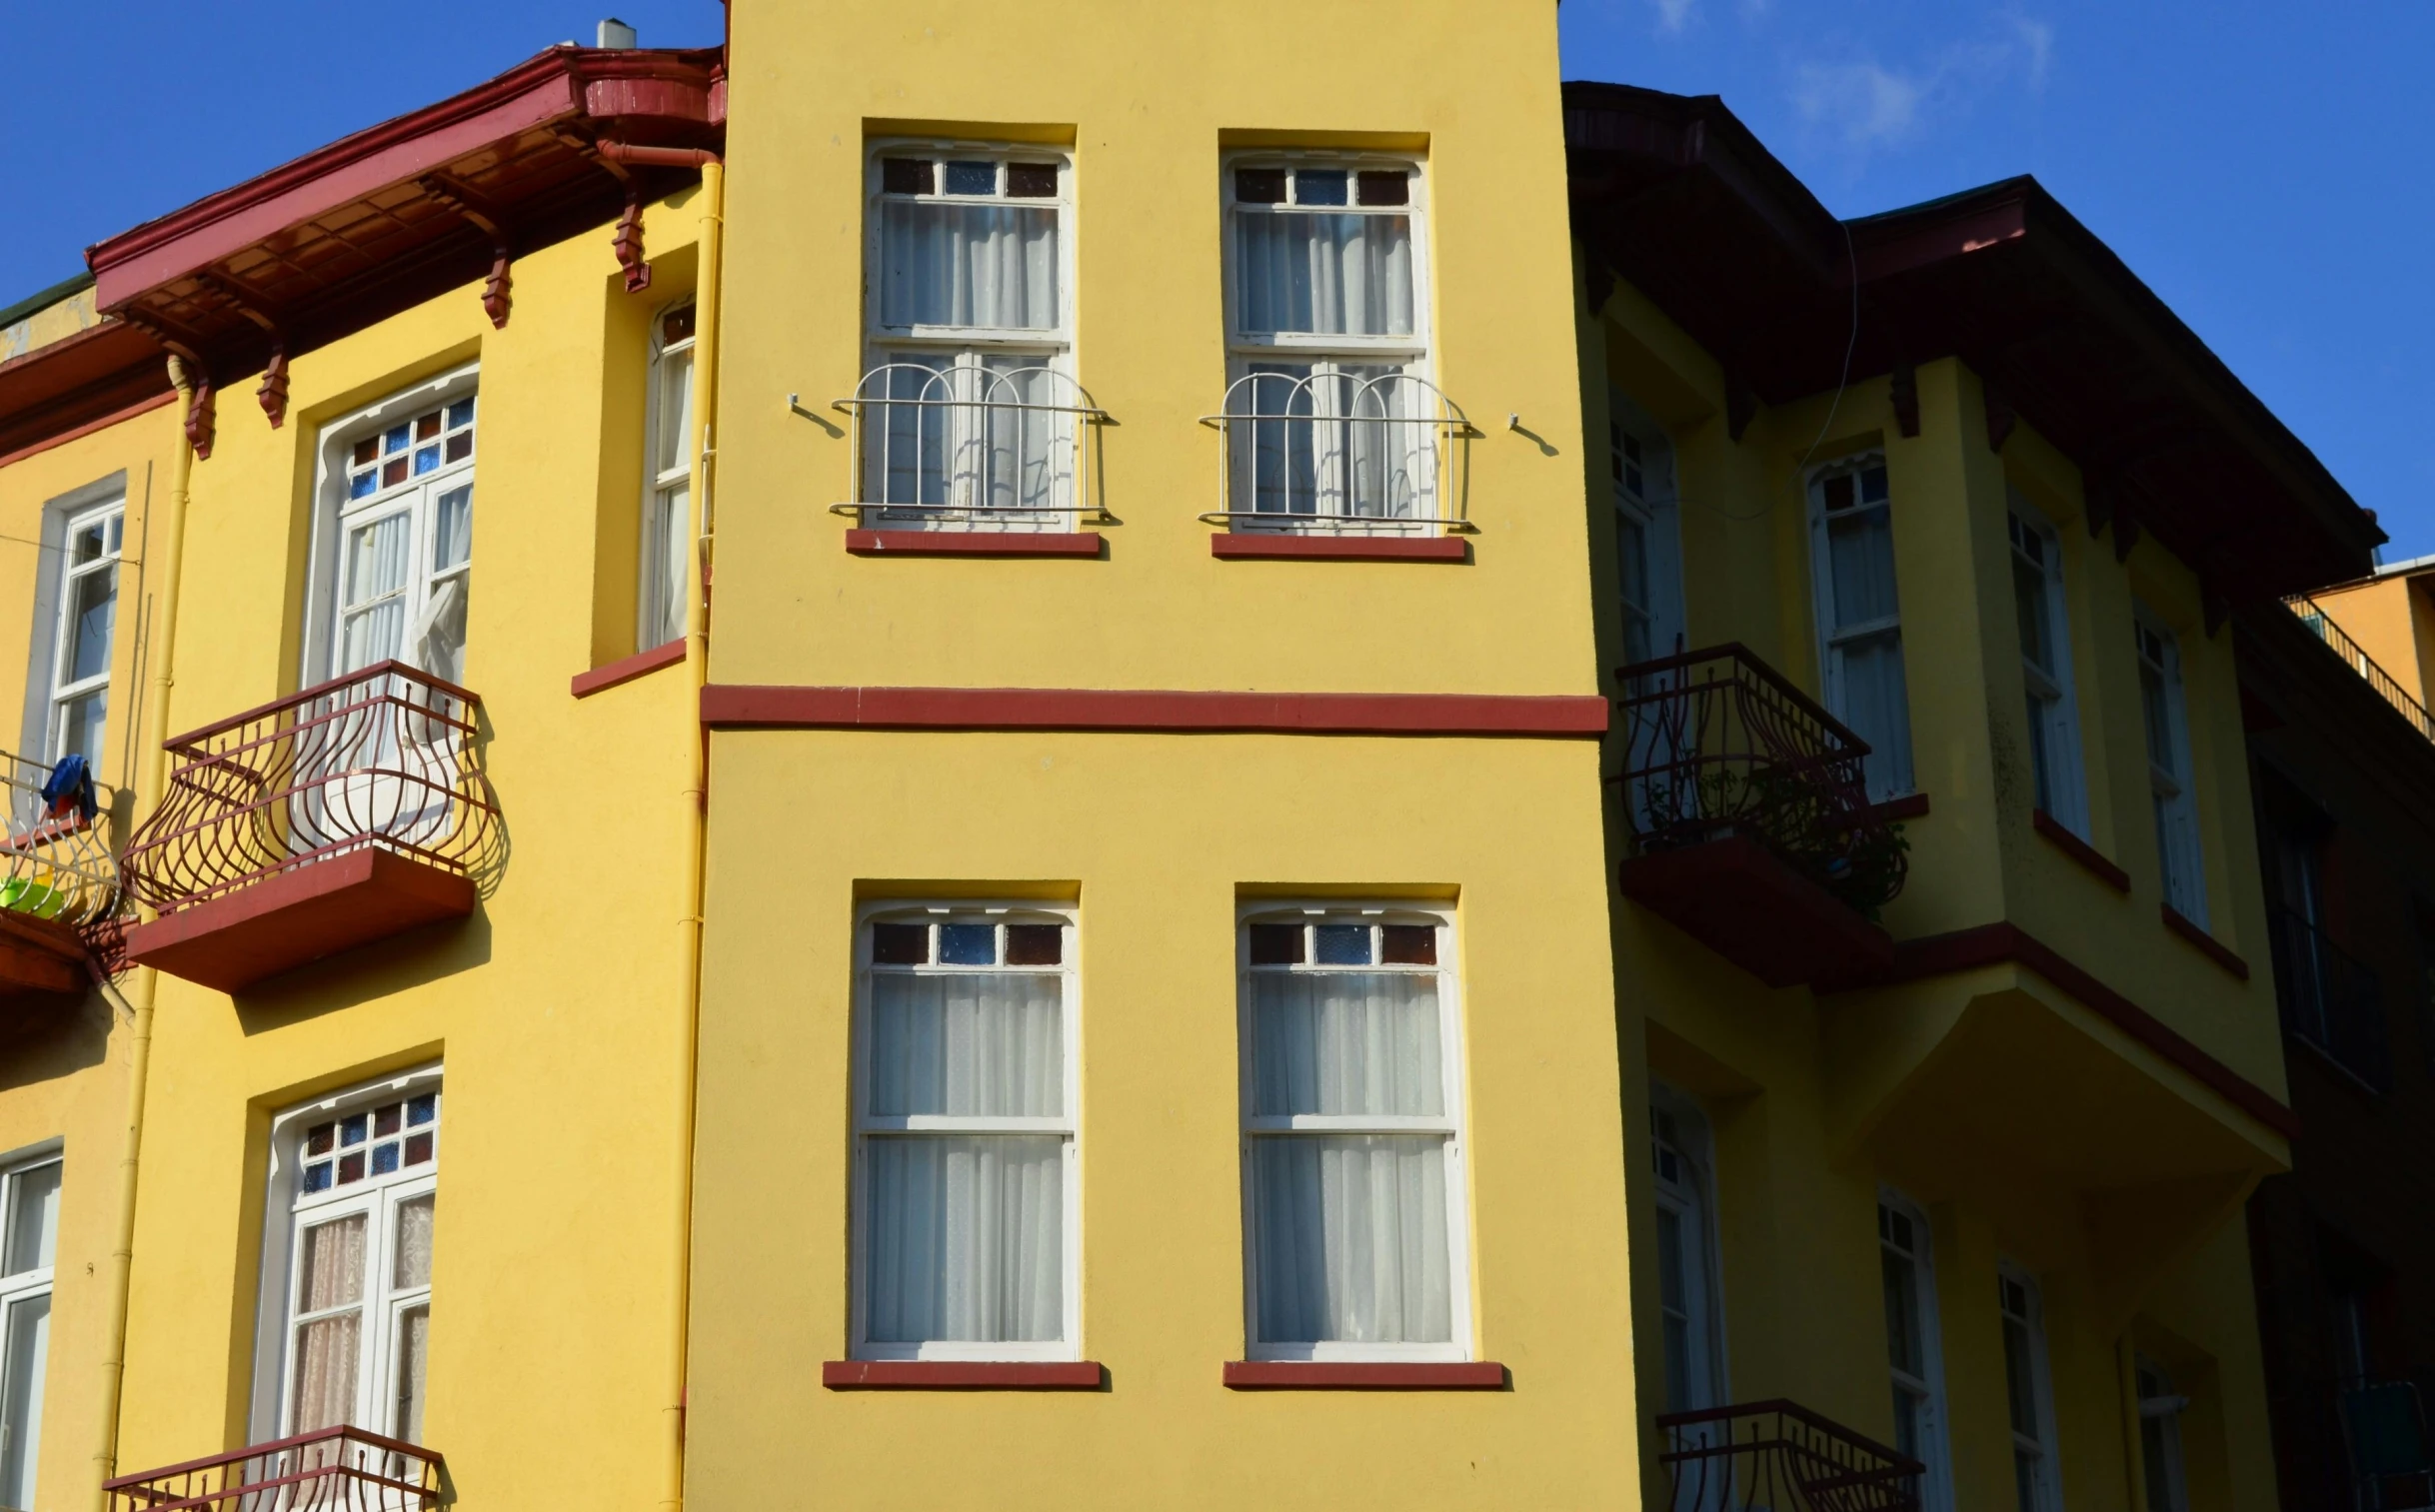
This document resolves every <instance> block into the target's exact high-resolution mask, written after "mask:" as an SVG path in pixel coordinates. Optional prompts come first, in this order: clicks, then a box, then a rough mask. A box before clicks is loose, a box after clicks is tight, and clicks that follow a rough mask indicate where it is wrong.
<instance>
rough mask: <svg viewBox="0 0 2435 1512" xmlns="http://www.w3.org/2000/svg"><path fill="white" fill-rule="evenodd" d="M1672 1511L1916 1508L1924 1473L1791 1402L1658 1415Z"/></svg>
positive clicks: (1884, 1511) (1886, 1511)
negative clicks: (1670, 1488) (1662, 1436)
mask: <svg viewBox="0 0 2435 1512" xmlns="http://www.w3.org/2000/svg"><path fill="white" fill-rule="evenodd" d="M1657 1430H1658V1432H1660V1433H1662V1434H1663V1435H1664V1436H1665V1448H1664V1449H1663V1450H1662V1451H1661V1452H1660V1453H1659V1456H1658V1459H1659V1462H1660V1463H1661V1464H1663V1465H1664V1466H1665V1469H1666V1474H1667V1476H1668V1478H1669V1479H1670V1480H1671V1481H1672V1483H1673V1500H1672V1502H1671V1503H1670V1504H1669V1505H1670V1507H1671V1508H1672V1512H1759V1509H1762V1508H1764V1509H1768V1512H1918V1508H1919V1481H1920V1478H1921V1477H1922V1476H1924V1475H1925V1474H1926V1473H1927V1467H1926V1466H1925V1465H1923V1464H1921V1463H1920V1462H1919V1461H1917V1460H1915V1459H1912V1458H1910V1457H1909V1456H1908V1455H1905V1454H1902V1453H1900V1452H1899V1451H1897V1450H1894V1449H1891V1448H1888V1447H1887V1446H1885V1445H1884V1444H1880V1443H1878V1442H1877V1441H1876V1440H1875V1439H1872V1438H1867V1437H1864V1436H1862V1435H1860V1434H1857V1433H1854V1432H1852V1431H1851V1430H1850V1429H1849V1428H1846V1427H1844V1426H1843V1425H1842V1424H1840V1423H1837V1422H1834V1421H1833V1420H1831V1419H1829V1418H1826V1417H1822V1416H1820V1415H1819V1414H1817V1413H1815V1412H1812V1411H1810V1410H1809V1409H1808V1408H1806V1407H1803V1406H1801V1405H1800V1404H1799V1403H1797V1402H1790V1401H1783V1400H1774V1401H1764V1402H1747V1403H1741V1404H1738V1405H1735V1406H1730V1407H1709V1408H1705V1409H1702V1410H1700V1411H1696V1412H1669V1413H1664V1414H1661V1415H1659V1417H1658V1418H1657Z"/></svg>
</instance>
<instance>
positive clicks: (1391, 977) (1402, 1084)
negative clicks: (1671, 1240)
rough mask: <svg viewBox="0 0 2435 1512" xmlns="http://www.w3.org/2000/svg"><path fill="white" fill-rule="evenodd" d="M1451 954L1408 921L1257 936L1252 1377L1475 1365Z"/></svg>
mask: <svg viewBox="0 0 2435 1512" xmlns="http://www.w3.org/2000/svg"><path fill="white" fill-rule="evenodd" d="M1452 939H1453V929H1452V927H1451V921H1450V919H1448V918H1447V917H1445V916H1444V915H1442V914H1438V913H1435V912H1432V911H1429V910H1424V909H1412V908H1403V907H1370V908H1360V907H1343V906H1329V907H1324V908H1318V907H1313V908H1298V907H1296V908H1285V907H1279V906H1277V905H1274V904H1268V905H1263V906H1262V907H1260V908H1258V909H1255V910H1251V911H1250V912H1248V913H1247V914H1246V916H1245V917H1244V918H1243V920H1242V925H1241V936H1240V940H1239V949H1240V952H1241V953H1240V957H1239V959H1240V971H1241V1019H1242V1024H1241V1033H1242V1114H1243V1140H1242V1161H1243V1201H1244V1225H1243V1226H1244V1235H1245V1238H1244V1242H1245V1248H1246V1259H1247V1269H1248V1274H1247V1276H1246V1285H1245V1293H1246V1295H1245V1304H1246V1306H1245V1311H1246V1335H1247V1340H1246V1342H1247V1349H1248V1353H1249V1356H1250V1358H1252V1359H1265V1360H1346V1359H1355V1360H1361V1359H1366V1360H1396V1359H1404V1360H1459V1359H1463V1358H1466V1357H1467V1354H1468V1343H1467V1341H1468V1339H1469V1336H1470V1326H1469V1319H1468V1287H1467V1285H1466V1284H1465V1282H1464V1279H1463V1273H1464V1266H1465V1263H1466V1262H1465V1255H1464V1246H1463V1242H1462V1236H1463V1232H1464V1229H1463V1220H1462V1206H1463V1178H1462V1119H1461V1071H1460V1052H1459V1048H1458V1041H1457V1036H1456V1028H1455V1026H1456V1016H1455V1015H1456V1005H1455V1000H1454V977H1453V972H1452V970H1451V966H1452V958H1451V957H1452V951H1451V945H1452Z"/></svg>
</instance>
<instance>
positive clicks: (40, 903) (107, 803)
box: [0, 752, 120, 997]
mask: <svg viewBox="0 0 2435 1512" xmlns="http://www.w3.org/2000/svg"><path fill="white" fill-rule="evenodd" d="M54 771H55V768H53V767H49V766H45V765H43V764H42V763H40V762H38V761H29V760H27V759H25V758H24V757H23V756H12V755H10V754H8V753H7V752H0V782H5V783H6V784H7V793H8V830H7V837H6V838H5V839H0V855H4V856H5V857H6V860H7V865H6V867H5V870H0V997H14V996H17V995H19V994H22V993H41V992H81V991H83V990H84V989H85V981H86V977H85V960H86V958H87V950H88V946H89V945H90V944H94V943H99V944H101V945H102V946H103V947H104V950H103V953H105V954H107V953H108V948H107V947H108V945H109V944H110V939H109V936H110V935H111V934H112V932H113V930H114V926H115V924H116V921H117V919H118V914H119V904H120V893H119V873H118V861H117V858H116V857H114V856H113V855H111V853H110V845H109V842H108V840H107V839H105V838H104V836H103V829H102V826H103V825H104V824H106V823H107V822H109V819H108V815H109V813H110V809H111V805H112V801H113V799H114V798H115V794H114V793H112V792H110V791H109V790H107V789H102V788H96V787H95V786H93V784H92V783H91V781H90V780H89V779H88V780H87V781H85V782H84V783H82V784H81V785H80V786H79V787H76V788H60V787H59V784H57V783H55V781H54ZM46 787H48V788H55V789H57V790H59V793H60V795H59V798H58V799H57V800H56V801H55V800H54V799H53V798H51V797H50V796H48V795H47V794H46V793H45V791H44V789H45V788H46ZM88 803H90V804H91V807H92V811H91V812H89V813H88V812H87V811H86V805H87V804H88Z"/></svg>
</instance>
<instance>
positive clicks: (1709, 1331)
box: [1649, 1087, 1725, 1412]
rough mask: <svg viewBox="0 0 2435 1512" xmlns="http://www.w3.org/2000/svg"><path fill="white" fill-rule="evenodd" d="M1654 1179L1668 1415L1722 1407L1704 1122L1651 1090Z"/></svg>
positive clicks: (1679, 1100) (1675, 1095)
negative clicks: (1655, 1183)
mask: <svg viewBox="0 0 2435 1512" xmlns="http://www.w3.org/2000/svg"><path fill="white" fill-rule="evenodd" d="M1650 1092H1651V1095H1650V1103H1651V1106H1650V1109H1649V1134H1650V1155H1651V1161H1652V1163H1653V1164H1654V1165H1655V1167H1656V1172H1655V1174H1656V1177H1657V1310H1658V1315H1659V1316H1660V1317H1661V1318H1662V1319H1663V1320H1664V1328H1665V1410H1666V1411H1668V1412H1696V1411H1698V1410H1699V1409H1701V1408H1703V1407H1717V1406H1721V1405H1723V1403H1724V1389H1725V1383H1724V1351H1723V1348H1722V1342H1723V1340H1722V1335H1723V1326H1722V1325H1723V1317H1722V1311H1723V1310H1722V1308H1721V1307H1720V1306H1719V1299H1718V1290H1717V1285H1716V1273H1717V1266H1716V1254H1715V1247H1714V1235H1715V1232H1716V1222H1715V1212H1714V1209H1713V1207H1712V1206H1711V1205H1710V1204H1711V1203H1712V1202H1713V1200H1714V1193H1715V1184H1714V1182H1713V1181H1712V1179H1711V1178H1710V1173H1709V1167H1708V1157H1707V1151H1708V1132H1707V1120H1706V1119H1705V1118H1704V1117H1702V1116H1701V1115H1700V1113H1699V1111H1698V1108H1697V1105H1696V1104H1694V1103H1693V1102H1692V1101H1691V1099H1690V1098H1688V1097H1686V1096H1684V1095H1683V1094H1682V1093H1680V1092H1676V1091H1674V1090H1672V1089H1671V1088H1666V1087H1652V1088H1651V1089H1650Z"/></svg>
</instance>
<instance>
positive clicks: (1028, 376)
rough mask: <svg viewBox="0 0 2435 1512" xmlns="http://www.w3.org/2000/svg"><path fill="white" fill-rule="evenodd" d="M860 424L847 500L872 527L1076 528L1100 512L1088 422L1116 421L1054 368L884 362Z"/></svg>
mask: <svg viewBox="0 0 2435 1512" xmlns="http://www.w3.org/2000/svg"><path fill="white" fill-rule="evenodd" d="M831 408H833V409H837V410H842V411H844V412H845V413H846V414H847V415H848V416H850V417H852V434H851V436H850V437H849V445H848V447H847V452H848V455H849V456H850V457H851V458H852V462H851V464H850V465H851V466H852V468H853V469H854V476H853V480H852V482H853V487H852V489H851V491H850V497H849V498H848V499H847V500H846V501H845V502H844V503H842V504H836V505H832V506H830V508H831V510H832V511H833V512H835V513H838V514H844V515H857V516H859V517H861V523H862V524H863V525H864V526H866V527H869V528H872V529H897V530H948V531H974V530H980V531H1033V532H1040V531H1071V530H1074V529H1075V528H1076V526H1077V525H1078V524H1079V523H1080V521H1081V518H1082V516H1083V515H1084V514H1086V513H1093V514H1096V513H1097V512H1098V506H1097V504H1096V503H1095V501H1094V500H1093V498H1092V492H1091V452H1092V447H1091V438H1090V435H1089V433H1088V431H1087V430H1086V429H1085V427H1086V426H1089V425H1092V424H1096V423H1098V422H1100V421H1104V420H1106V419H1107V418H1108V415H1107V412H1106V411H1104V410H1101V409H1100V408H1098V407H1097V406H1096V405H1094V404H1092V403H1091V399H1090V396H1089V395H1087V394H1085V393H1084V392H1083V389H1082V386H1081V385H1079V384H1077V383H1076V382H1075V381H1074V380H1073V379H1071V378H1068V377H1067V376H1066V375H1065V374H1063V373H1060V372H1058V371H1057V370H1056V369H1054V368H1044V367H1033V366H1021V367H1014V366H1000V367H982V366H976V365H973V364H969V363H967V364H954V363H948V362H942V363H940V364H939V365H937V366H933V365H931V364H928V363H919V362H892V363H884V364H882V365H881V366H879V367H876V368H874V369H872V370H871V371H870V372H869V373H866V374H864V375H863V381H862V382H861V383H859V384H857V385H856V386H855V390H854V395H853V397H852V398H850V399H839V400H833V401H831Z"/></svg>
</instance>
